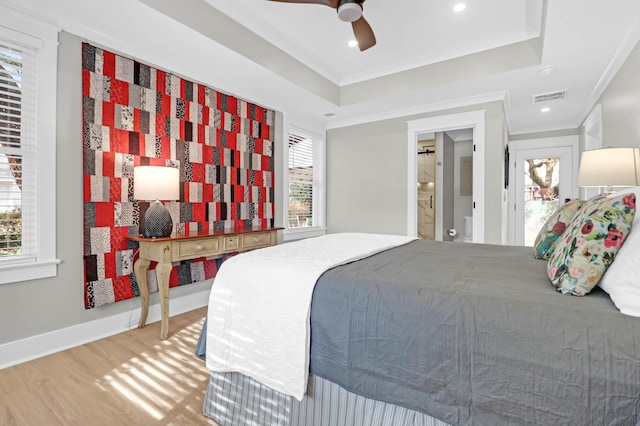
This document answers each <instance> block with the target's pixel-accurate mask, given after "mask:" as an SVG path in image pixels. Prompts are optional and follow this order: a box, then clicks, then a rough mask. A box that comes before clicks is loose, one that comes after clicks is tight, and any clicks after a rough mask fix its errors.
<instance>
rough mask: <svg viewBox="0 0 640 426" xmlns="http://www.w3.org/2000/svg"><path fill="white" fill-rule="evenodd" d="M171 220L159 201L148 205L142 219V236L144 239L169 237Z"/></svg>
mask: <svg viewBox="0 0 640 426" xmlns="http://www.w3.org/2000/svg"><path fill="white" fill-rule="evenodd" d="M172 231H173V220H171V214H169V210H167V208H166V207H165V206H163V205H162V203H161V202H160V201H156V202H154V203H151V205H149V208H148V209H147V212H146V213H145V214H144V218H143V219H142V235H143V236H144V237H145V238H163V237H168V236H169V235H171V232H172Z"/></svg>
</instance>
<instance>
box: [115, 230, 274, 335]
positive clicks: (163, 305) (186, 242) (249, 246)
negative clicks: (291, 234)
mask: <svg viewBox="0 0 640 426" xmlns="http://www.w3.org/2000/svg"><path fill="white" fill-rule="evenodd" d="M280 229H283V228H247V229H239V230H237V229H216V230H213V231H200V232H197V233H189V234H181V233H174V234H171V236H169V237H166V238H145V237H143V236H141V235H130V236H128V237H127V238H128V239H129V240H131V241H137V242H138V243H139V244H140V253H139V257H138V260H137V261H136V263H135V264H134V266H133V268H134V271H135V274H136V280H137V281H138V287H139V289H140V299H141V303H142V312H141V313H140V322H139V323H138V328H142V327H144V326H145V324H146V322H147V314H148V313H149V284H148V282H147V272H148V270H149V264H150V263H151V262H152V261H153V262H157V263H158V264H157V266H156V276H157V279H158V292H159V293H160V310H161V315H162V321H161V323H160V338H161V339H162V340H164V339H166V338H167V336H168V333H169V276H170V274H171V268H172V267H173V265H172V264H171V262H178V261H181V260H188V259H197V258H199V257H208V256H216V255H220V254H224V253H232V252H238V251H246V250H253V249H257V248H261V247H267V246H272V245H275V244H276V242H277V236H276V232H277V231H278V230H280Z"/></svg>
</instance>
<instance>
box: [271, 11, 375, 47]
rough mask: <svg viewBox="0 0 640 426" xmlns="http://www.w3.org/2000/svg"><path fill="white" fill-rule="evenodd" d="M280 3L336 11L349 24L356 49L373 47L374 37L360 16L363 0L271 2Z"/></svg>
mask: <svg viewBox="0 0 640 426" xmlns="http://www.w3.org/2000/svg"><path fill="white" fill-rule="evenodd" d="M271 1H278V2H282V3H311V4H323V5H325V6H329V7H332V8H334V9H336V10H337V12H338V18H340V20H341V21H344V22H351V26H352V27H353V34H354V35H355V36H356V40H357V41H358V47H359V48H360V50H361V51H365V50H367V49H368V48H370V47H373V46H375V44H376V36H375V35H374V34H373V30H372V29H371V26H370V25H369V23H368V22H367V20H366V19H364V16H362V4H363V3H364V2H365V0H271Z"/></svg>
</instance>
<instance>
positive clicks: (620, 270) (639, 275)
mask: <svg viewBox="0 0 640 426" xmlns="http://www.w3.org/2000/svg"><path fill="white" fill-rule="evenodd" d="M630 193H634V194H636V214H635V216H634V218H633V224H632V226H631V231H630V232H629V235H627V239H626V240H625V241H624V244H622V247H620V250H619V251H618V254H617V255H616V258H615V260H614V262H613V263H612V264H611V266H609V269H607V272H606V273H605V274H604V276H603V277H602V279H601V280H600V282H599V283H598V285H599V286H600V288H602V289H603V290H604V291H606V292H607V293H609V297H611V301H612V302H613V303H614V304H615V305H616V307H617V308H618V309H619V310H620V312H622V313H623V314H626V315H631V316H634V317H640V212H639V211H638V207H637V206H638V205H639V204H640V186H634V187H633V188H629V189H624V190H622V191H619V192H616V193H614V194H611V195H610V197H612V196H617V195H621V194H630Z"/></svg>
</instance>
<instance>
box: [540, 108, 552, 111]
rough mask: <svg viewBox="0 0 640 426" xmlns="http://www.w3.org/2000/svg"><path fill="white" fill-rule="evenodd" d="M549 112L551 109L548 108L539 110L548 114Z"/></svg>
mask: <svg viewBox="0 0 640 426" xmlns="http://www.w3.org/2000/svg"><path fill="white" fill-rule="evenodd" d="M549 111H551V108H549V107H544V108H542V109H541V110H540V112H549Z"/></svg>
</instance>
